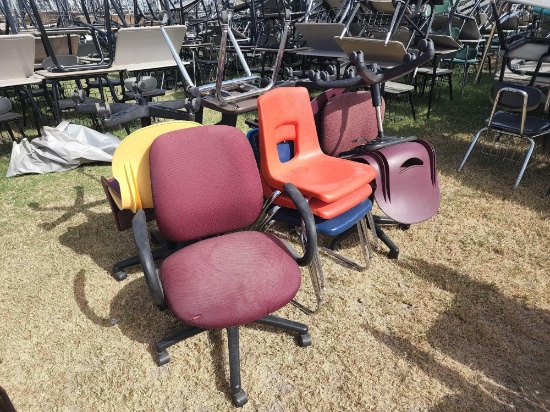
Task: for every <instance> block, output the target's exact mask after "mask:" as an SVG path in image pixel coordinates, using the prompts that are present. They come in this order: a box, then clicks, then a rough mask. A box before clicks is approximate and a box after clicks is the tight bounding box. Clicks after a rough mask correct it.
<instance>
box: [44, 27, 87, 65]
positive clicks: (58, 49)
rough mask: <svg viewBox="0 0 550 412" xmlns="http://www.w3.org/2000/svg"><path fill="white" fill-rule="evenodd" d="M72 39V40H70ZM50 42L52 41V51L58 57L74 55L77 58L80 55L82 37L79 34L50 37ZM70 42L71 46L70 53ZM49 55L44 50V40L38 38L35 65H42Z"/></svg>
mask: <svg viewBox="0 0 550 412" xmlns="http://www.w3.org/2000/svg"><path fill="white" fill-rule="evenodd" d="M69 39H70V40H69ZM48 40H49V41H50V45H51V46H52V49H53V51H54V53H55V55H56V57H57V56H61V55H68V54H73V55H75V56H76V54H77V53H78V46H79V40H80V36H79V35H78V34H71V35H70V36H66V35H56V36H48ZM69 41H70V44H71V47H70V51H71V53H69ZM47 57H48V55H47V54H46V51H45V50H44V44H42V40H41V39H40V37H37V38H36V40H35V55H34V63H35V64H38V63H42V62H43V61H44V60H45V59H46V58H47Z"/></svg>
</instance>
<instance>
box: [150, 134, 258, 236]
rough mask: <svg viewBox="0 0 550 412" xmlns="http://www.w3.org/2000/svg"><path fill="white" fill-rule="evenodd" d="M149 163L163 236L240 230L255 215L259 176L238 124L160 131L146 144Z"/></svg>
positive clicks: (159, 226) (252, 219) (211, 233)
mask: <svg viewBox="0 0 550 412" xmlns="http://www.w3.org/2000/svg"><path fill="white" fill-rule="evenodd" d="M182 159H185V161H182ZM149 162H150V164H151V165H152V167H151V188H152V194H153V203H154V205H155V214H156V219H157V225H158V228H159V230H160V232H161V233H162V235H163V236H164V237H165V238H166V239H167V240H170V241H174V242H177V241H186V240H194V239H199V238H202V237H207V236H211V235H217V234H219V233H224V232H231V231H234V230H238V229H242V228H244V227H247V226H249V225H251V224H252V223H253V222H254V220H255V219H256V218H257V217H258V215H259V214H260V211H261V209H262V206H263V192H262V186H261V182H260V176H259V174H258V168H257V166H256V161H255V159H254V154H253V153H252V148H251V147H250V144H249V143H248V140H247V139H246V136H245V135H244V133H243V132H241V131H240V130H239V129H236V128H234V127H230V126H221V125H212V126H202V127H191V128H188V129H181V130H175V131H173V132H169V133H166V134H163V135H162V136H159V137H158V138H157V139H156V140H155V141H154V142H153V144H152V145H151V151H150V153H149ZM153 165H154V166H153ZM213 165H214V166H213Z"/></svg>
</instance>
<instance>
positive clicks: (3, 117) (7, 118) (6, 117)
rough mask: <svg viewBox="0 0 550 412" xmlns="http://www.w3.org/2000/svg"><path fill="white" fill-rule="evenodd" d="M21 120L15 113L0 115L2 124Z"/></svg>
mask: <svg viewBox="0 0 550 412" xmlns="http://www.w3.org/2000/svg"><path fill="white" fill-rule="evenodd" d="M17 119H19V115H18V114H17V113H13V112H7V113H3V114H0V122H9V121H10V120H17Z"/></svg>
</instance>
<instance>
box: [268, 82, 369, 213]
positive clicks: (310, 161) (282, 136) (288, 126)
mask: <svg viewBox="0 0 550 412" xmlns="http://www.w3.org/2000/svg"><path fill="white" fill-rule="evenodd" d="M283 108H284V110H283ZM258 120H259V128H260V159H261V165H260V167H261V171H262V175H263V176H264V178H265V180H266V182H267V184H268V185H269V186H270V187H271V188H273V189H279V190H281V189H282V187H283V184H285V183H287V182H292V183H293V184H294V185H295V186H296V187H297V188H298V190H300V192H301V193H302V194H303V195H304V196H306V197H309V198H315V199H319V200H320V201H322V202H325V203H332V202H335V201H337V200H339V199H342V198H344V197H346V196H348V195H350V194H352V193H353V192H355V191H357V190H360V189H364V187H365V186H367V185H369V183H370V182H371V181H372V180H373V179H374V178H375V176H376V171H375V170H374V169H373V168H372V167H371V166H369V165H365V164H360V163H357V162H351V161H349V160H345V159H338V158H335V157H332V156H327V155H325V154H324V153H323V151H322V150H321V147H320V145H319V139H318V137H317V132H316V129H315V122H314V119H313V111H312V109H311V104H310V100H309V93H308V91H307V89H306V88H304V87H296V88H286V87H285V88H278V89H273V90H271V91H269V92H267V93H265V94H264V95H262V96H260V97H259V98H258ZM283 141H292V142H293V143H294V157H293V158H292V159H291V160H289V161H288V162H284V163H283V162H281V161H280V160H279V153H278V151H277V144H278V143H280V142H283ZM352 206H354V205H352Z"/></svg>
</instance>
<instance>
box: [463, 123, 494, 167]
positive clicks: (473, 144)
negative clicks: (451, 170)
mask: <svg viewBox="0 0 550 412" xmlns="http://www.w3.org/2000/svg"><path fill="white" fill-rule="evenodd" d="M485 130H487V128H486V127H484V128H483V129H481V130H480V131H479V132H477V133H476V135H475V137H474V140H472V143H470V147H468V151H467V152H466V155H465V156H464V159H462V162H461V163H460V166H458V171H459V172H460V171H461V170H462V168H463V167H464V164H465V163H466V160H468V157H470V153H472V149H473V148H474V146H475V144H476V142H477V139H479V136H480V135H481V133H482V132H484V131H485Z"/></svg>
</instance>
